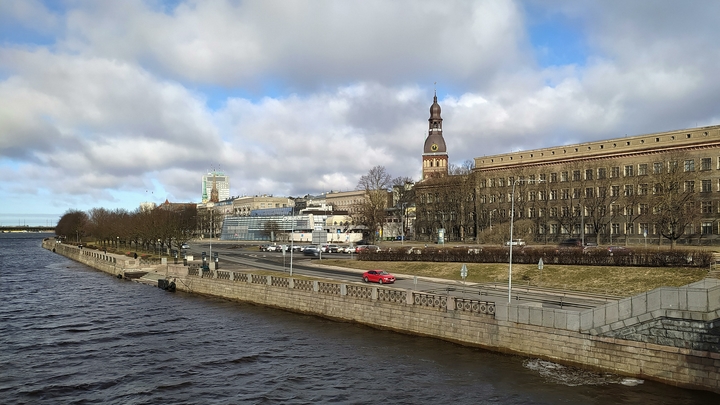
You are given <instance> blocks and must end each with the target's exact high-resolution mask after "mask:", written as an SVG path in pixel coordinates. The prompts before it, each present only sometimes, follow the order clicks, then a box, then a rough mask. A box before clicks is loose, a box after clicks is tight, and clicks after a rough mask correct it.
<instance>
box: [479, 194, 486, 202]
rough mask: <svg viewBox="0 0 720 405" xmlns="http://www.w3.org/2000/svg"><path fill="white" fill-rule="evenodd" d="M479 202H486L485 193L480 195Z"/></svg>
mask: <svg viewBox="0 0 720 405" xmlns="http://www.w3.org/2000/svg"><path fill="white" fill-rule="evenodd" d="M480 203H481V204H487V196H486V195H485V194H483V195H481V196H480Z"/></svg>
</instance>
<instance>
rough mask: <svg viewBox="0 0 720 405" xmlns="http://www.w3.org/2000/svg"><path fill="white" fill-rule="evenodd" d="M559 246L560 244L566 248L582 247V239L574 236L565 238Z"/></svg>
mask: <svg viewBox="0 0 720 405" xmlns="http://www.w3.org/2000/svg"><path fill="white" fill-rule="evenodd" d="M559 246H560V247H565V248H567V247H570V248H573V247H577V248H579V247H582V239H575V238H573V239H565V240H564V241H562V242H560V245H559Z"/></svg>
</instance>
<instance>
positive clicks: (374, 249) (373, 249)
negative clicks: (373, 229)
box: [355, 245, 380, 253]
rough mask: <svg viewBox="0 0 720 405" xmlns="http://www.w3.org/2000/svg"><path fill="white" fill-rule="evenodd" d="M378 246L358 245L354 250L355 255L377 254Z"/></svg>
mask: <svg viewBox="0 0 720 405" xmlns="http://www.w3.org/2000/svg"><path fill="white" fill-rule="evenodd" d="M379 251H380V246H377V245H360V246H358V247H357V248H355V253H360V252H379Z"/></svg>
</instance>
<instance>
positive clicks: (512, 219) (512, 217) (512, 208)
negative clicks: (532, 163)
mask: <svg viewBox="0 0 720 405" xmlns="http://www.w3.org/2000/svg"><path fill="white" fill-rule="evenodd" d="M523 181H524V180H523V179H516V180H514V181H513V185H512V194H511V196H510V266H509V267H508V303H510V302H511V301H512V253H513V225H514V223H515V185H516V184H518V183H522V182H523ZM542 182H543V180H539V181H538V183H542Z"/></svg>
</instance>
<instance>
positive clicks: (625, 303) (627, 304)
mask: <svg viewBox="0 0 720 405" xmlns="http://www.w3.org/2000/svg"><path fill="white" fill-rule="evenodd" d="M631 316H632V299H631V298H624V299H621V300H620V301H618V320H624V319H627V318H630V317H631Z"/></svg>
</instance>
